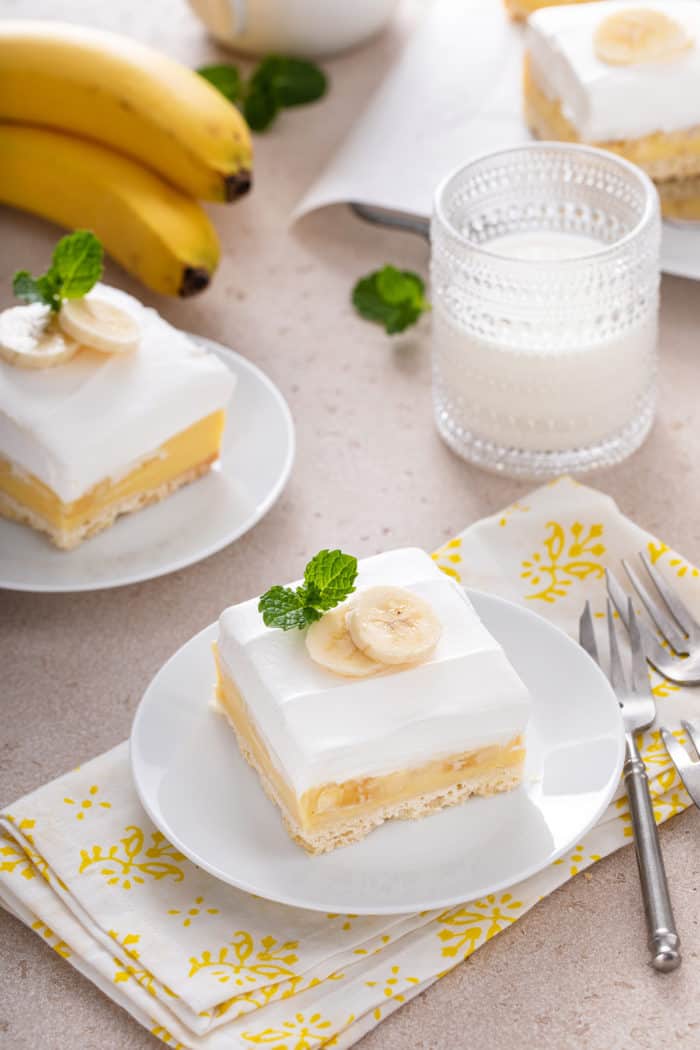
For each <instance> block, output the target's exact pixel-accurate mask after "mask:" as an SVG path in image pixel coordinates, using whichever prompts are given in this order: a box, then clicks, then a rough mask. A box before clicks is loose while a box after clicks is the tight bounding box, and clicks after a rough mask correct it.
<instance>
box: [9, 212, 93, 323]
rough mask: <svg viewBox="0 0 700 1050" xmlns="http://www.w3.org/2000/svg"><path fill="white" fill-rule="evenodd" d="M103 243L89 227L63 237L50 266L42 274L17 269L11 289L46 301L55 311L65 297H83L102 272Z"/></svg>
mask: <svg viewBox="0 0 700 1050" xmlns="http://www.w3.org/2000/svg"><path fill="white" fill-rule="evenodd" d="M102 255H103V252H102V244H101V243H100V241H99V240H98V238H97V237H96V236H95V234H94V233H91V232H90V231H89V230H76V231H75V232H74V233H69V234H68V235H67V236H66V237H62V238H61V240H60V241H59V242H58V244H57V245H56V247H55V248H54V253H53V258H52V260H51V266H50V267H49V269H48V270H47V272H46V273H45V274H42V276H41V277H32V275H31V274H30V273H29V271H28V270H18V271H17V273H16V274H15V276H14V278H13V280H12V291H13V292H14V294H15V295H16V296H17V298H18V299H22V300H23V301H24V302H25V303H45V304H46V305H47V306H49V307H50V308H51V310H52V311H54V312H56V311H58V310H60V309H61V303H62V302H63V300H64V299H82V297H83V296H84V295H87V293H88V292H89V291H90V289H91V288H92V287H93V286H94V285H95V284H97V282H98V281H99V279H100V277H101V276H102Z"/></svg>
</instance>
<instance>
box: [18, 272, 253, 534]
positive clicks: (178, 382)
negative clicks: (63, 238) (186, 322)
mask: <svg viewBox="0 0 700 1050" xmlns="http://www.w3.org/2000/svg"><path fill="white" fill-rule="evenodd" d="M27 277H29V275H27ZM234 383H235V379H234V376H233V375H232V373H231V372H230V370H229V369H228V368H226V366H225V365H224V364H223V363H222V362H221V361H219V359H218V358H217V357H216V356H215V355H214V354H211V353H207V352H206V351H204V350H203V349H202V348H201V347H199V346H197V345H196V344H195V343H194V342H193V341H192V340H191V339H190V338H189V337H188V336H187V335H185V334H184V333H183V332H180V331H178V330H177V329H175V328H173V327H172V326H171V325H169V324H167V323H166V321H164V320H163V319H162V318H161V317H160V316H159V315H158V314H157V313H156V311H155V310H152V309H148V308H146V307H145V306H143V305H142V304H141V303H140V302H139V301H138V300H137V299H135V298H133V297H132V296H130V295H127V294H126V293H125V292H122V291H119V290H118V289H116V288H110V287H108V286H106V285H102V284H96V285H95V286H94V287H93V288H92V289H91V290H90V291H89V292H88V293H87V295H85V296H84V297H82V298H75V299H72V300H70V301H67V302H64V303H63V304H62V305H61V306H60V309H58V310H52V308H51V306H49V305H47V304H46V303H44V302H41V301H32V302H28V303H27V304H25V305H23V306H14V307H10V308H9V309H7V310H5V311H3V312H2V313H0V516H3V517H5V518H10V519H12V520H14V521H17V522H22V523H24V524H26V525H30V526H32V527H33V528H34V529H37V530H39V531H40V532H43V533H45V534H46V535H47V536H48V537H49V539H50V540H51V541H52V542H53V543H54V544H55V545H56V546H57V547H60V548H64V549H69V548H72V547H75V546H76V545H77V544H79V543H80V542H81V540H84V539H85V538H86V537H88V536H92V535H93V534H94V533H96V532H99V531H100V530H101V529H104V528H106V527H107V526H108V525H111V524H112V522H113V521H114V520H115V518H116V517H117V516H118V515H119V514H124V513H126V512H127V511H134V510H138V509H139V508H141V507H145V506H146V505H147V504H149V503H153V502H155V501H157V500H161V499H163V498H164V497H165V496H167V495H168V494H169V493H172V492H174V491H175V490H176V489H178V488H179V487H180V486H181V485H184V484H185V483H187V482H189V481H192V480H194V479H195V478H198V477H199V476H200V475H203V474H204V473H206V472H207V471H208V470H209V468H210V467H211V465H212V464H213V463H214V462H215V461H216V459H217V458H218V455H219V447H220V443H221V436H222V432H223V427H224V420H225V411H226V406H227V405H228V402H229V400H230V398H231V395H232V392H233V388H234Z"/></svg>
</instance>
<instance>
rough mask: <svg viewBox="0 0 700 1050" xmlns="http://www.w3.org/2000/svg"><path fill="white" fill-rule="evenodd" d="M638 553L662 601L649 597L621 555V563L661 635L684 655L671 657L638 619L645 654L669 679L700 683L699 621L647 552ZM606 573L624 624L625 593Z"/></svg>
mask: <svg viewBox="0 0 700 1050" xmlns="http://www.w3.org/2000/svg"><path fill="white" fill-rule="evenodd" d="M639 557H640V558H641V560H642V562H643V564H644V567H645V568H646V571H647V573H648V574H649V577H650V579H651V581H652V582H653V584H654V586H655V588H656V590H657V592H658V594H659V595H660V597H661V598H662V600H663V605H662V604H661V602H659V601H657V600H656V599H655V598H654V597H652V594H651V592H650V591H649V589H648V588H647V586H646V584H645V583H644V582H643V580H642V578H641V576H639V575H638V573H637V572H636V571H635V569H634V568H633V567H632V565H631V564H630V563H629V562H628V561H626V560H625V559H624V558H623V560H622V564H623V566H624V570H625V572H626V573H627V577H628V579H629V581H630V583H631V584H632V586H633V588H634V590H635V591H636V592H637V594H638V596H639V598H640V599H641V601H642V604H643V605H644V607H645V609H646V610H647V612H648V613H649V616H650V617H651V619H652V620H653V622H654V624H655V625H656V627H657V629H658V631H659V633H660V634H661V637H662V638H664V639H665V641H666V642H667V644H668V645H670V647H671V649H672V650H673V652H674V653H676V655H677V656H683V657H685V659H683V660H678V659H674V657H673V655H672V654H671V653H669V652H668V650H666V649H664V648H663V646H662V645H661V644H660V642H659V639H658V638H657V636H656V634H655V633H654V631H653V630H652V629H651V627H649V625H648V624H646V623H643V622H641V621H640V624H639V630H640V633H641V636H642V646H643V648H644V653H645V655H646V658H647V660H648V661H649V663H650V664H651V665H652V666H653V667H655V668H656V670H657V671H658V672H659V674H662V675H663V676H664V678H668V679H669V680H670V681H671V682H677V683H678V684H679V685H700V624H699V623H698V622H697V620H696V619H695V617H694V616H693V614H692V613H691V611H690V609H689V608H688V607H687V605H686V604H685V602H683V601H681V599H680V598H679V597H678V595H677V593H676V592H675V591H674V589H673V587H671V585H670V584H669V583H668V582H667V581H666V580H665V579H664V577H663V576H662V575H661V573H660V572H659V570H658V569H657V568H656V566H654V565H653V564H652V561H651V558H650V557H649V555H648V554H646V553H642V554H640V555H639ZM605 577H606V580H607V584H608V594H609V595H610V597H611V598H612V603H613V605H614V606H615V608H616V610H617V612H618V613H619V615H620V618H621V619H622V620H623V622H624V624H625V626H627V594H626V592H625V591H624V590H623V588H622V586H621V585H620V583H619V581H618V580H617V579H616V577H615V575H614V574H613V573H612V572H610V571H609V570H608V571H606V573H605Z"/></svg>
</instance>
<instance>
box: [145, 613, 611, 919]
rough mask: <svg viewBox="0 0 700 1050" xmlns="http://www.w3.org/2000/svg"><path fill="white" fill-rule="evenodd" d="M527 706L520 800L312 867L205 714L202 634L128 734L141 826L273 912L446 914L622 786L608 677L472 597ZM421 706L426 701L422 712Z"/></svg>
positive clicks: (567, 833) (579, 822)
mask: <svg viewBox="0 0 700 1050" xmlns="http://www.w3.org/2000/svg"><path fill="white" fill-rule="evenodd" d="M469 596H470V598H471V599H472V601H473V602H474V605H475V607H476V610H477V612H478V613H479V615H480V616H481V618H482V619H483V621H484V623H485V624H486V626H487V628H488V629H489V630H490V631H491V632H492V633H493V634H494V635H495V637H496V638H497V639H498V640H499V641H500V642H501V644H502V645H503V647H504V648H505V651H506V653H507V654H508V656H509V658H510V660H511V661H512V663H513V665H514V666H515V668H516V670H517V671H518V673H519V674H520V675H521V677H522V678H523V680H524V681H525V683H526V685H527V686H528V687H529V689H530V691H531V693H532V699H533V709H532V718H531V722H530V726H529V728H528V733H527V749H528V756H527V766H526V773H525V778H524V782H523V784H522V786H521V787H520V788H519V789H518V790H516V791H512V792H509V793H507V794H503V795H496V796H494V797H492V798H487V799H472V800H470V801H468V802H466V803H464V804H463V805H460V806H456V807H454V808H452V809H446V810H443V811H441V812H440V813H437V814H436V815H434V816H430V817H426V818H424V819H422V820H418V821H391V822H389V823H387V824H384V825H383V826H382V827H380V828H378V829H377V830H376V831H373V832H372V833H371V834H370V835H368V837H367V838H366V839H364V840H363V841H362V842H359V843H356V844H354V845H352V846H347V847H345V848H341V849H337V850H335V851H333V852H332V853H327V854H324V855H323V856H319V857H312V856H309V855H307V854H306V853H305V852H304V851H303V850H302V849H301V848H300V847H299V846H297V845H295V844H294V843H293V842H292V841H291V840H290V838H289V837H288V835H287V833H286V831H285V829H284V826H283V824H282V820H281V818H280V815H279V812H278V811H277V809H276V808H275V806H274V805H273V804H272V803H271V802H270V801H269V800H268V799H267V797H266V796H265V795H264V793H263V791H262V788H261V787H260V784H259V782H258V778H257V776H256V774H255V773H254V772H253V770H252V769H251V768H250V767H249V766H248V765H247V764H246V762H245V761H244V760H243V758H242V757H241V755H240V753H239V751H238V747H237V745H236V741H235V738H234V735H233V732H232V731H231V729H230V728H229V726H228V724H227V722H226V721H225V719H224V718H223V717H222V716H221V715H219V714H217V713H216V712H215V711H213V710H212V709H211V707H210V704H209V701H210V697H211V694H212V686H213V681H214V665H213V659H212V655H211V643H212V641H213V640H214V638H215V636H216V627H215V625H212V626H211V627H208V628H207V629H206V630H204V631H202V632H201V633H200V634H198V635H196V636H195V637H194V638H192V639H191V641H189V642H188V643H187V644H186V645H184V646H183V647H182V648H181V649H180V650H179V651H178V652H177V653H176V654H175V655H174V656H173V657H172V658H171V659H170V660H169V661H168V663H166V664H165V666H164V667H163V668H162V669H161V670H160V671H159V673H158V674H157V675H156V677H155V678H154V680H153V681H152V683H151V685H150V686H149V687H148V689H147V691H146V693H145V695H144V697H143V700H142V701H141V705H140V707H139V709H138V711H137V714H136V718H135V720H134V725H133V729H132V734H131V762H132V770H133V774H134V780H135V784H136V788H137V791H138V793H139V796H140V798H141V802H142V804H143V806H144V807H145V809H146V811H147V813H148V814H149V816H150V817H151V819H152V820H153V822H154V823H155V824H156V825H157V827H158V828H160V830H161V831H162V832H163V834H164V835H166V837H167V838H168V839H169V840H170V841H171V842H172V843H173V844H174V845H175V846H176V847H177V848H178V849H179V850H181V851H182V852H183V853H184V854H186V855H187V856H188V857H189V858H190V859H191V860H192V861H194V863H195V864H197V865H199V867H201V868H204V869H205V870H206V871H208V872H210V873H211V874H212V875H215V876H216V877H217V878H219V879H222V880H224V881H225V882H228V883H231V884H232V885H234V886H238V887H239V888H240V889H243V890H246V891H248V892H250V893H255V894H258V895H259V896H262V897H266V898H268V899H270V900H274V901H279V902H280V903H282V904H291V905H295V906H297V907H301V908H310V909H314V910H318V911H326V912H340V913H342V914H357V915H360V914H395V913H400V912H415V911H424V910H427V909H430V908H438V907H448V906H450V905H453V904H458V903H460V902H461V901H465V900H472V899H474V898H478V897H482V896H484V895H485V894H487V893H492V892H496V891H498V890H500V889H503V888H505V887H507V886H511V885H513V884H514V883H516V882H519V881H520V880H521V879H524V878H527V877H528V876H530V875H533V874H535V873H536V872H538V871H540V870H542V869H543V868H545V867H546V866H547V865H548V864H551V863H552V861H554V860H556V859H557V858H558V857H560V856H562V854H564V853H566V852H567V851H569V850H570V849H572V848H573V847H575V846H576V844H577V843H578V842H580V841H581V836H582V835H583V834H584V833H585V832H586V831H587V830H588V829H589V828H590V827H591V826H592V825H593V824H594V823H595V822H596V821H597V820H598V818H599V817H600V815H601V814H602V812H603V810H604V809H605V807H606V806H607V805H608V803H609V801H610V799H611V798H612V795H613V793H614V791H615V789H616V787H617V784H618V781H619V777H620V770H621V768H622V759H623V736H622V725H621V719H620V713H619V708H618V705H617V701H616V699H615V696H614V694H613V692H612V690H611V688H610V685H609V684H608V682H607V679H606V678H605V676H604V675H603V674H602V672H601V671H600V670H599V668H598V667H597V666H596V665H595V664H594V663H593V661H592V660H591V659H590V658H589V657H588V656H587V655H586V653H585V652H584V651H583V650H582V649H580V648H579V646H578V645H576V644H575V643H574V642H573V641H571V639H570V638H568V637H567V636H566V635H565V634H563V632H561V631H560V630H558V629H557V628H555V627H553V626H552V625H551V624H549V623H548V622H547V621H546V620H544V619H542V618H541V617H539V616H537V615H536V614H534V613H531V612H528V611H527V610H525V609H521V608H520V607H519V606H516V605H513V604H512V603H510V602H506V601H504V600H503V599H500V598H495V597H492V596H489V595H485V594H480V593H478V592H469ZM426 702H429V701H426Z"/></svg>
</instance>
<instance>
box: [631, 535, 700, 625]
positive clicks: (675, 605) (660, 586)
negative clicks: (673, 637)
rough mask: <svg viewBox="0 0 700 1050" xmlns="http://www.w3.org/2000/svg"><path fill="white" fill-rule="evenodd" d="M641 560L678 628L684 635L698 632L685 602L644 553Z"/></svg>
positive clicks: (694, 620) (695, 622)
mask: <svg viewBox="0 0 700 1050" xmlns="http://www.w3.org/2000/svg"><path fill="white" fill-rule="evenodd" d="M641 558H642V561H643V562H644V565H645V566H646V570H647V572H648V573H649V575H650V576H651V578H652V580H653V581H654V583H655V584H656V587H657V590H658V592H659V594H660V595H661V597H662V598H663V600H664V601H665V602H666V605H667V606H668V607H669V609H670V610H671V612H672V613H673V615H674V617H675V618H676V620H677V621H678V623H679V624H680V626H681V627H682V628H683V630H684V631H685V633H686V634H692V633H693V631H700V625H699V624H698V622H697V620H696V619H695V617H694V616H693V614H692V613H691V611H690V609H689V608H688V607H687V605H686V604H685V602H682V601H681V599H680V598H679V597H678V595H677V593H676V592H675V591H674V589H673V587H671V585H670V584H668V583H666V580H665V579H664V578H663V576H662V575H661V573H660V572H659V570H658V569H657V568H656V566H654V565H653V564H652V561H651V558H650V557H649V555H648V554H647V553H646V551H643V552H642V555H641Z"/></svg>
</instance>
